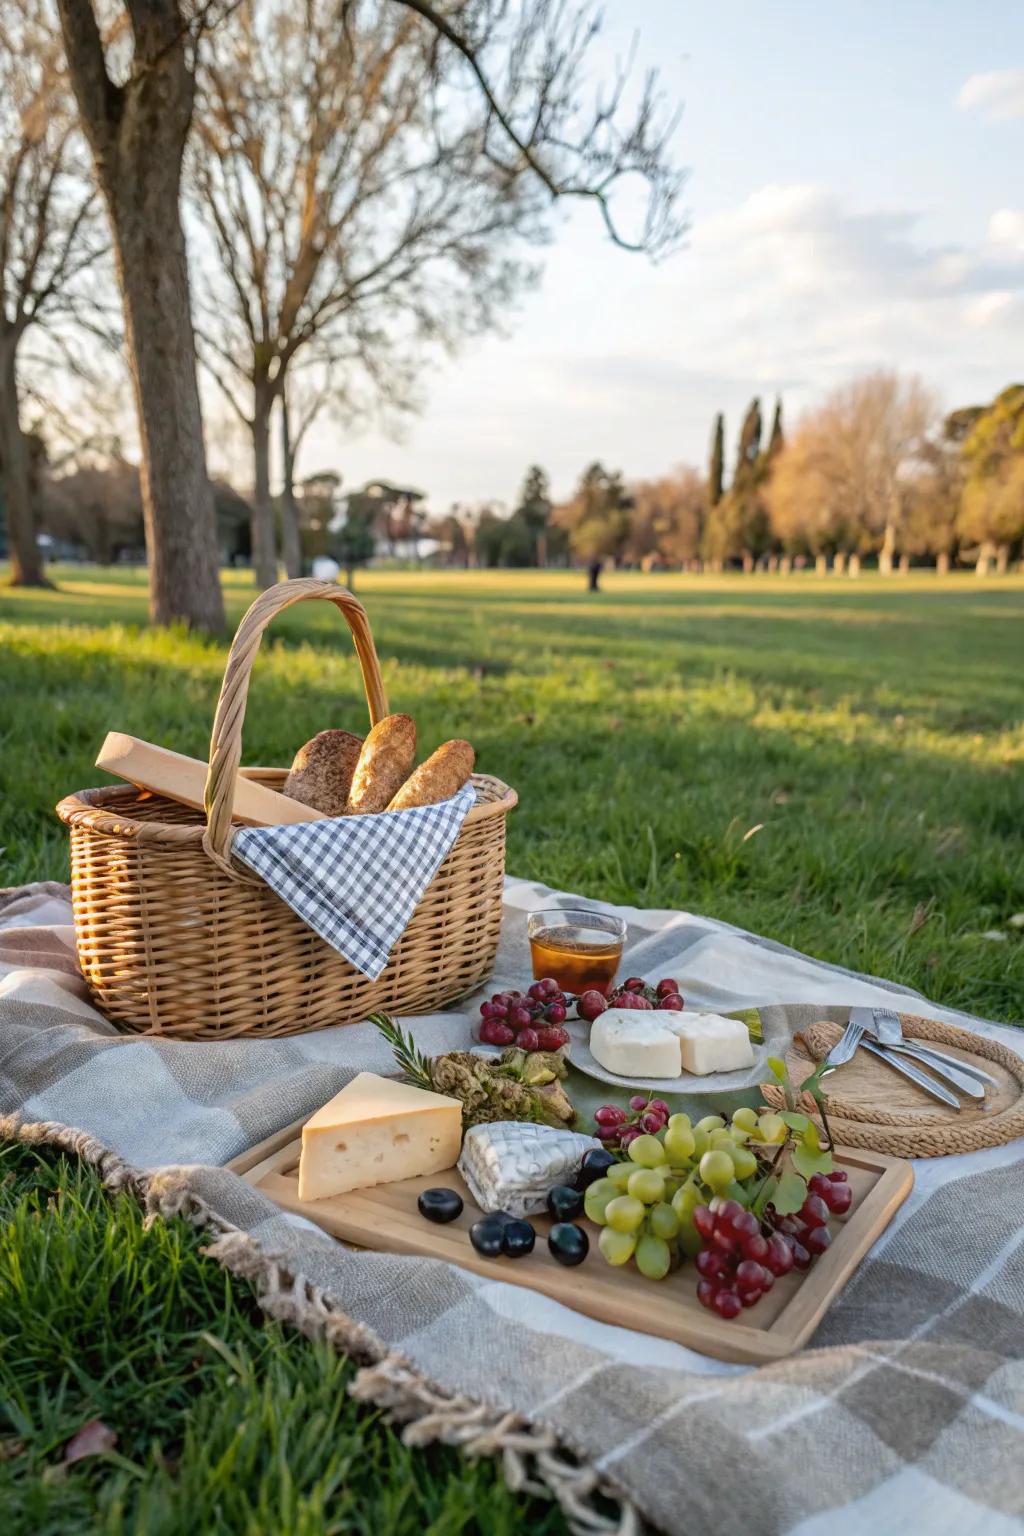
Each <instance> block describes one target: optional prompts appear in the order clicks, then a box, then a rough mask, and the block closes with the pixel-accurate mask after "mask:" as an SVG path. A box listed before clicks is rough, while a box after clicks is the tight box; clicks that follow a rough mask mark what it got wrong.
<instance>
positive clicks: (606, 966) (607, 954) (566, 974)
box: [530, 926, 622, 994]
mask: <svg viewBox="0 0 1024 1536" xmlns="http://www.w3.org/2000/svg"><path fill="white" fill-rule="evenodd" d="M585 931H586V930H585V929H579V928H574V927H569V926H566V927H563V928H542V929H541V931H540V933H537V934H534V936H533V938H532V939H531V940H530V955H531V958H532V960H533V975H534V979H535V980H537V981H539V980H540V978H541V977H542V976H552V977H554V979H555V981H557V982H558V985H559V986H560V987H561V989H562V991H563V992H575V993H577V994H578V993H580V992H586V991H588V990H589V989H590V988H591V987H593V988H596V990H597V991H598V992H607V991H608V988H609V987H610V986H611V984H612V982H613V981H614V979H615V972H616V971H617V970H618V968H619V961H620V959H621V958H622V941H621V939H613V938H610V937H609V936H608V935H607V934H604V933H600V932H596V931H595V933H594V939H593V942H592V943H588V942H587V940H586V939H582V938H580V933H581V932H585Z"/></svg>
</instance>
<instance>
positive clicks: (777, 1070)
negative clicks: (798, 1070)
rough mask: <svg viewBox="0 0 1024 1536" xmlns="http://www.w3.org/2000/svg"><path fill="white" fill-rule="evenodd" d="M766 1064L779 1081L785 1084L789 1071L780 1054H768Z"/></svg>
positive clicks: (787, 1080)
mask: <svg viewBox="0 0 1024 1536" xmlns="http://www.w3.org/2000/svg"><path fill="white" fill-rule="evenodd" d="M768 1065H769V1067H770V1068H771V1070H772V1073H773V1074H774V1076H775V1077H776V1078H777V1079H778V1081H779V1082H780V1083H782V1084H783V1085H785V1084H786V1083H788V1082H789V1071H788V1069H787V1067H786V1063H785V1062H784V1061H783V1059H782V1057H781V1056H769V1057H768Z"/></svg>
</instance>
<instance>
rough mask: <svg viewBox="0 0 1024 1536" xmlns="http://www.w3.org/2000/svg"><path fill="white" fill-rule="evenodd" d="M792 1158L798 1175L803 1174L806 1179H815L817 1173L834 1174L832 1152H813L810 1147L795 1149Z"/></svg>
mask: <svg viewBox="0 0 1024 1536" xmlns="http://www.w3.org/2000/svg"><path fill="white" fill-rule="evenodd" d="M790 1157H791V1159H792V1163H793V1167H794V1168H795V1169H796V1171H797V1173H802V1174H803V1176H804V1178H805V1179H811V1178H813V1177H814V1175H815V1174H816V1173H831V1172H832V1166H833V1165H832V1153H831V1152H813V1151H812V1150H811V1148H810V1147H794V1148H793V1151H792V1153H791V1154H790Z"/></svg>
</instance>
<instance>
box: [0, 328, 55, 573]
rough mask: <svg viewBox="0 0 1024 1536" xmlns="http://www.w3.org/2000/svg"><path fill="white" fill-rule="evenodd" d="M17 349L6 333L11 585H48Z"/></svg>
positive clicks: (2, 370)
mask: <svg viewBox="0 0 1024 1536" xmlns="http://www.w3.org/2000/svg"><path fill="white" fill-rule="evenodd" d="M16 350H17V339H16V338H15V337H14V336H5V337H4V339H3V341H2V342H0V467H2V477H0V478H2V484H3V498H4V508H5V510H6V513H7V542H8V544H9V545H10V555H11V585H12V586H13V587H48V586H49V585H50V583H49V582H48V581H47V579H46V576H45V574H44V572H43V557H42V555H41V554H40V552H39V545H38V544H37V543H36V526H35V518H34V517H33V515H32V478H31V473H30V468H29V450H28V442H27V440H26V438H25V434H24V432H23V431H22V430H21V416H20V413H19V409H18V381H17V374H16V372H15V352H16Z"/></svg>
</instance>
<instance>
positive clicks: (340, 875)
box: [231, 784, 476, 981]
mask: <svg viewBox="0 0 1024 1536" xmlns="http://www.w3.org/2000/svg"><path fill="white" fill-rule="evenodd" d="M475 799H476V792H475V790H474V789H473V787H472V785H471V784H467V785H466V786H465V788H463V789H460V790H459V792H458V794H456V795H453V796H452V797H451V799H449V800H442V801H440V802H439V803H438V804H437V805H422V806H416V807H415V808H414V809H412V810H408V811H387V812H385V813H384V815H382V816H335V817H330V818H329V819H327V820H324V821H301V822H298V823H296V824H295V825H293V826H286V827H242V828H241V829H240V830H239V831H238V832H236V833H235V835H234V837H233V839H232V843H231V847H232V852H233V853H234V854H235V856H236V858H238V859H240V860H241V862H242V863H243V864H247V865H248V866H249V868H250V869H251V870H254V871H255V873H256V874H257V875H259V876H260V878H261V879H263V880H265V881H266V883H267V884H268V885H269V886H270V888H271V890H272V891H275V892H276V893H277V895H278V896H280V898H281V900H282V901H285V902H287V903H288V905H289V906H290V907H291V909H292V911H293V912H297V913H298V915H299V917H301V918H302V921H303V922H304V923H307V924H308V925H309V927H310V928H312V929H313V930H314V931H315V932H316V933H318V934H319V935H320V937H321V938H322V939H323V940H324V942H325V943H327V944H330V946H331V948H332V949H336V950H337V951H338V953H339V954H340V955H341V956H343V958H344V959H346V960H347V961H348V963H349V964H350V965H354V966H355V968H356V970H357V971H361V972H362V973H363V975H364V976H369V978H370V980H371V981H376V980H377V977H378V976H379V975H380V973H381V972H382V971H383V969H384V967H385V966H386V965H387V963H388V956H389V955H390V954H391V951H392V949H393V948H394V946H395V945H396V944H397V943H398V940H399V939H400V938H401V937H402V934H403V933H404V932H405V930H406V928H407V927H408V924H409V919H410V918H411V917H412V915H413V913H414V912H415V910H416V908H417V906H418V905H419V902H420V898H421V897H422V895H423V893H424V891H425V890H426V889H427V886H428V885H429V884H430V882H431V880H433V878H434V875H435V874H436V873H437V870H438V869H439V868H440V866H441V864H442V862H443V860H444V859H445V857H446V855H447V854H448V853H449V851H450V849H451V847H452V845H453V843H454V842H455V839H456V838H457V837H458V835H459V828H460V827H461V826H462V823H463V821H464V820H465V817H466V813H467V811H469V809H470V807H471V806H472V805H473V803H474V801H475Z"/></svg>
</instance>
